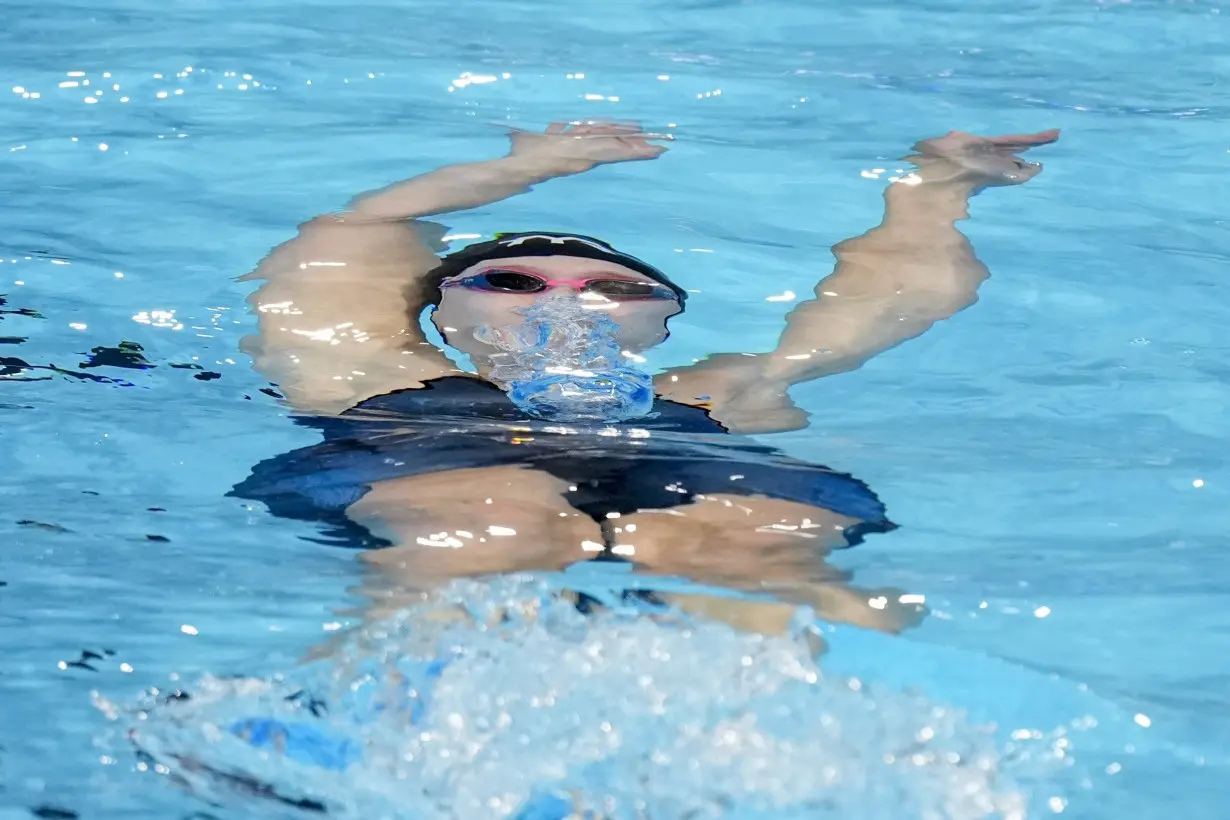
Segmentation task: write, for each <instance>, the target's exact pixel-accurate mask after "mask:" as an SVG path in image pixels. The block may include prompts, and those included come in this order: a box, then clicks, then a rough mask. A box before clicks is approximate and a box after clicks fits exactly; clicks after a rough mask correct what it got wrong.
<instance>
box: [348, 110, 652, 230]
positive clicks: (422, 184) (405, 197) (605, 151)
mask: <svg viewBox="0 0 1230 820" xmlns="http://www.w3.org/2000/svg"><path fill="white" fill-rule="evenodd" d="M509 138H510V140H511V142H512V150H510V151H509V152H508V156H506V157H502V158H500V159H495V160H487V161H484V162H470V163H465V164H461V165H449V166H446V167H444V168H440V169H438V170H435V171H431V172H429V173H426V174H423V175H422V176H417V177H414V178H413V179H408V180H406V181H404V182H398V183H395V184H393V185H390V186H388V187H387V188H382V189H380V190H378V191H372V192H370V193H367V194H363V195H361V196H359V197H357V198H356V199H355V200H354V201H353V202H352V203H351V205H350V210H349V211H348V212H347V213H345V214H343V215H342V216H341V218H342V219H344V220H345V221H348V222H366V221H382V220H404V219H413V218H417V217H425V216H436V215H439V214H445V213H453V212H456V211H465V210H469V209H470V208H479V207H482V206H483V205H490V204H491V203H493V202H499V201H501V200H504V199H508V198H510V197H513V196H516V195H518V194H522V193H525V192H526V191H528V190H530V188H532V187H533V186H534V185H537V184H538V183H541V182H546V181H548V180H551V179H556V178H559V177H565V176H572V175H574V174H579V173H582V172H584V171H588V170H590V169H591V168H593V167H595V166H597V165H602V164H606V163H612V162H628V161H634V160H646V159H654V158H656V157H658V156H660V155H661V154H662V153H663V152H664V151H665V150H666V149H665V148H664V147H662V146H660V145H653V144H651V143H650V142H649V140H650V139H653V138H654V137H653V135H650V134H646V133H644V132H643V131H642V130H641V128H640V126H638V125H634V124H619V123H588V124H573V125H569V124H567V123H562V122H557V123H552V124H551V125H550V126H549V127H548V128H547V130H546V131H545V132H544V133H542V134H537V133H534V132H531V131H520V130H513V131H512V132H511V133H510V134H509Z"/></svg>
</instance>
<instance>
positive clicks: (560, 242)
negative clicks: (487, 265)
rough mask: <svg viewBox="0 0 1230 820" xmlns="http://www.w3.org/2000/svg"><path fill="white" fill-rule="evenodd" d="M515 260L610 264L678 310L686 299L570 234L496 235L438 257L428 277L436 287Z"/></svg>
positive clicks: (635, 262) (630, 260) (602, 246)
mask: <svg viewBox="0 0 1230 820" xmlns="http://www.w3.org/2000/svg"><path fill="white" fill-rule="evenodd" d="M517 256H575V257H578V258H581V259H597V260H599V261H602V262H614V263H615V264H617V265H623V266H624V267H625V268H629V269H631V270H634V271H636V272H637V273H640V274H643V275H645V276H648V277H649V278H650V279H652V280H654V281H655V282H657V283H659V284H662V285H665V286H666V287H668V288H670V289H671V290H672V291H674V293H675V296H677V297H678V298H679V306H680V307H683V303H684V301H685V300H686V299H687V298H688V294H687V292H686V291H685V290H684V289H683V288H681V287H679V286H678V285H676V284H675V283H674V282H672V281H671V280H670V279H669V278H668V277H667V276H666V274H665V273H663V272H662V271H660V270H658V269H657V268H655V267H654V266H653V265H650V264H649V263H648V262H642V261H641V260H640V259H637V258H636V257H635V256H629V255H628V254H626V253H623V252H622V251H617V250H615V249H614V248H613V247H611V246H610V245H608V244H607V243H605V242H603V241H602V240H601V239H594V238H593V237H591V236H582V235H580V234H574V233H547V232H536V233H497V234H496V235H495V239H492V240H490V241H487V242H478V243H475V244H473V245H467V246H466V247H464V248H462V249H461V250H459V251H456V252H454V253H450V254H448V255H447V256H444V257H442V258H441V259H440V264H439V265H438V266H437V267H436V268H435V269H434V270H433V271H432V272H431V273H430V274H429V277H430V281H432V282H433V283H434V284H435V285H436V286H437V287H438V286H439V283H440V282H443V281H444V280H445V279H448V278H450V277H453V276H456V275H457V274H459V273H461V272H462V271H464V270H465V269H466V268H469V267H471V266H473V265H477V264H478V263H479V262H487V261H489V260H492V259H510V258H513V257H517Z"/></svg>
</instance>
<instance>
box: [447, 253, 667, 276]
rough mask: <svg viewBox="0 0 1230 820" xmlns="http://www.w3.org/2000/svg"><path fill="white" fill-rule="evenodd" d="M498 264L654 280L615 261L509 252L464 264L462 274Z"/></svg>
mask: <svg viewBox="0 0 1230 820" xmlns="http://www.w3.org/2000/svg"><path fill="white" fill-rule="evenodd" d="M497 268H507V269H512V270H519V271H527V272H532V273H540V274H542V275H544V276H546V277H549V278H581V277H592V276H612V277H616V278H619V279H632V280H634V281H637V282H654V281H655V280H654V279H652V278H650V277H648V276H645V275H644V274H642V273H637V272H636V271H634V270H632V269H631V268H626V267H624V266H623V265H620V264H618V263H617V262H606V261H603V260H600V259H582V258H579V257H576V256H510V257H508V258H506V259H488V260H486V261H483V262H479V263H478V264H477V265H472V266H471V267H469V268H466V270H465V271H463V274H474V273H481V272H483V271H486V270H493V269H497Z"/></svg>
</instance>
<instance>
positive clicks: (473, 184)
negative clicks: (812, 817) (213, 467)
mask: <svg viewBox="0 0 1230 820" xmlns="http://www.w3.org/2000/svg"><path fill="white" fill-rule="evenodd" d="M1057 138H1058V132H1057V131H1045V132H1041V133H1036V134H1024V135H1019V136H1003V137H990V138H983V137H977V136H974V135H972V134H966V133H961V132H955V131H954V132H950V133H948V134H946V135H945V136H942V137H938V138H935V139H928V140H924V141H922V142H919V143H918V144H916V145H915V146H914V153H913V154H912V155H911V156H909V157H908V161H909V162H910V163H911V164H912V165H913V168H914V170H913V171H912V172H911V173H909V174H908V175H906V176H904V177H902V178H900V179H899V180H897V181H894V182H892V184H890V185H889V186H888V189H887V191H886V192H885V195H884V198H885V211H884V218H883V221H882V222H881V223H880V224H879V225H878V226H876V227H875V228H872V229H871V230H869V231H868V232H867V233H865V234H863V235H861V236H857V237H855V238H852V239H847V240H844V241H842V242H840V243H838V244H837V245H836V246H834V248H833V253H834V254H835V256H836V259H837V264H836V267H835V269H834V270H833V272H832V273H831V274H829V275H828V276H827V277H825V278H824V279H822V280H821V281H820V282H819V283H818V284H817V285H816V287H815V291H814V295H813V296H812V297H811V298H808V299H806V300H803V301H801V302H799V303H797V304H796V305H795V307H794V308H793V310H791V311H790V313H789V315H788V316H787V318H786V323H785V328H784V329H783V331H782V333H781V336H780V339H779V340H778V343H777V345H776V347H775V348H774V349H773V350H770V351H767V352H760V353H756V354H755V355H747V354H748V352H746V351H735V352H729V353H719V354H716V355H712V356H709V357H708V358H706V359H704V360H703V361H701V362H699V363H697V364H694V365H691V366H687V367H679V368H672V369H669V370H667V371H665V372H662V373H659V374H657V375H655V376H653V377H652V382H651V383H648V382H645V383H638V382H637V380H636V376H635V372H634V369H629V366H628V363H627V362H626V361H625V362H615V363H612V362H611V361H609V360H607V359H609V358H610V357H607V359H604V362H605V363H604V364H602V365H601V366H600V367H599V368H598V370H597V371H593V370H585V369H584V366H579V365H577V362H576V361H574V359H575V356H574V355H573V354H575V351H572V353H569V354H568V355H569V356H573V358H572V359H569V360H568V362H567V363H566V366H561V365H559V364H558V362H559V361H561V359H560V358H559V357H560V356H563V354H562V353H561V352H560V350H561V347H560V346H561V345H564V346H565V347H566V346H567V339H566V338H565V339H564V341H563V342H560V341H559V339H560V338H563V337H564V336H567V334H562V336H561V334H560V333H557V332H556V330H557V328H553V327H551V326H550V321H549V319H548V320H543V319H541V318H539V319H533V318H532V314H533V311H535V310H536V309H538V308H540V307H541V306H542V305H543V304H544V303H545V302H546V301H547V300H554V301H552V304H560V305H563V306H564V308H563V309H564V313H565V314H566V315H569V316H578V315H592V316H593V317H595V321H593V322H589V323H588V324H587V325H585V328H584V334H588V335H587V336H586V338H589V339H590V340H591V341H594V342H595V343H598V344H600V345H603V344H605V345H606V346H607V347H608V348H612V349H615V350H617V351H619V352H620V353H623V354H624V355H625V356H627V357H632V359H633V360H635V357H636V356H638V355H639V354H640V353H642V352H644V351H645V350H647V349H649V348H652V347H654V346H656V345H658V344H660V343H662V342H664V341H665V340H666V339H667V336H668V331H667V324H668V321H669V320H670V319H671V318H672V317H675V316H678V315H679V314H680V313H682V312H683V310H684V309H685V307H686V304H687V292H686V291H685V290H684V289H683V288H682V287H681V286H679V285H678V284H676V283H675V282H674V281H672V280H671V279H670V278H668V277H667V275H666V274H665V273H663V272H662V271H660V270H659V269H658V268H657V267H655V266H653V265H651V264H649V263H648V262H645V261H642V260H641V259H639V258H637V257H635V256H633V255H631V254H629V253H625V252H623V251H620V250H616V249H615V248H614V247H612V246H611V245H609V244H607V243H606V242H603V241H601V240H600V239H596V238H593V237H590V236H586V235H580V234H569V233H559V232H555V231H533V230H531V231H524V232H518V233H508V234H499V235H497V236H496V237H495V238H493V239H491V240H488V241H481V242H477V243H474V244H471V245H469V246H467V247H463V248H461V249H460V250H457V251H454V252H452V253H446V254H445V255H443V256H442V257H441V256H440V255H438V252H442V251H444V250H445V249H444V246H443V242H442V239H443V237H444V236H445V231H444V229H443V228H442V227H441V226H439V225H437V224H435V223H432V222H428V221H426V219H427V218H428V217H433V216H438V215H441V214H452V213H456V212H461V211H465V210H468V209H473V208H479V207H484V206H487V205H491V204H493V203H496V202H499V201H501V200H504V199H507V198H510V197H513V196H516V195H518V194H522V193H525V192H527V191H529V190H530V189H531V188H532V187H534V186H536V185H539V184H542V183H546V182H548V181H551V180H555V179H558V178H563V177H568V176H574V175H577V174H581V173H583V172H585V171H588V170H590V169H592V168H595V167H597V166H599V165H603V164H608V163H618V162H629V161H644V160H653V159H657V158H658V157H659V156H661V155H662V154H663V153H664V151H665V150H666V149H665V147H664V146H663V145H660V144H657V143H658V142H661V140H660V139H657V138H655V136H654V135H652V134H649V133H645V132H644V131H642V130H641V129H640V128H639V127H638V126H636V125H633V124H615V123H573V124H563V123H556V124H553V125H551V126H550V127H549V128H547V129H546V131H545V132H544V133H533V132H528V131H520V130H517V131H513V132H512V134H511V142H512V147H511V150H510V152H509V153H508V155H507V156H505V157H503V158H500V159H494V160H489V161H483V162H474V163H468V164H461V165H453V166H449V167H445V168H441V169H439V170H436V171H432V172H430V173H427V174H424V175H422V176H418V177H415V178H413V179H409V180H406V181H404V182H399V183H396V184H394V185H391V186H389V187H387V188H384V189H381V190H378V191H374V192H371V193H368V194H364V195H362V196H359V197H358V198H357V199H355V200H354V201H353V202H352V203H351V204H350V206H349V207H348V208H347V209H346V210H344V211H343V212H341V213H336V214H328V215H323V216H319V217H316V218H315V219H312V220H311V221H309V222H307V223H305V224H304V225H302V226H301V227H300V229H299V233H298V236H296V237H295V238H294V239H291V240H290V241H288V242H286V243H285V244H283V245H281V246H279V247H277V248H275V249H274V250H273V251H272V252H271V253H270V254H269V255H268V256H267V257H266V258H265V259H264V260H263V261H262V262H261V263H260V265H259V267H258V268H257V269H256V270H255V271H253V272H252V273H250V274H248V275H247V276H246V277H245V279H248V280H260V281H261V282H262V284H261V286H260V287H259V289H258V290H256V291H255V293H254V294H253V295H252V297H251V299H250V303H251V305H252V306H253V307H254V308H255V310H256V313H257V315H258V319H259V329H258V332H257V333H256V334H255V335H253V336H250V337H247V338H246V339H245V340H244V343H243V347H244V350H245V352H247V353H248V354H249V355H250V356H251V357H252V359H253V360H254V363H255V366H256V368H257V369H258V370H259V371H260V372H262V373H263V374H265V375H266V376H267V377H268V378H269V379H270V380H271V381H272V382H274V383H275V384H276V385H278V387H279V388H280V390H281V391H282V392H283V394H284V395H285V397H286V400H287V402H288V403H289V405H290V407H291V408H292V409H293V410H294V411H295V414H296V419H295V420H296V422H297V423H299V424H301V425H304V426H306V427H309V428H315V429H317V430H319V431H320V433H321V434H322V436H323V440H322V441H321V442H320V443H319V444H314V445H310V446H306V447H303V448H301V449H298V450H295V451H293V452H291V453H287V454H284V455H280V456H277V457H274V458H271V459H268V460H266V461H264V462H262V463H260V464H258V465H257V466H256V467H255V468H254V469H253V471H252V474H251V475H250V476H249V477H248V478H247V479H246V480H245V481H243V482H242V483H241V484H239V485H238V486H236V487H235V488H234V489H233V490H232V491H231V494H232V495H234V496H238V497H240V498H244V499H249V500H254V501H259V502H262V503H264V504H265V505H267V506H268V508H269V509H270V511H271V512H272V513H273V514H274V515H277V516H281V517H284V518H291V519H300V520H308V521H315V522H320V523H323V524H326V525H328V526H329V527H330V529H329V531H328V532H329V534H330V535H331V536H334V537H336V538H337V539H341V540H342V541H344V543H346V544H348V545H351V546H355V547H359V548H362V549H364V552H363V553H362V559H363V561H364V563H365V566H366V569H367V573H368V576H369V581H368V584H367V589H366V592H367V595H368V597H369V598H371V599H372V608H371V609H370V610H369V615H371V616H372V617H378V616H379V615H381V614H387V612H388V611H389V610H390V609H392V608H396V607H399V606H401V605H402V604H404V603H406V602H408V601H411V600H415V599H416V596H419V595H422V594H425V593H427V592H429V591H430V590H431V589H433V588H437V587H438V586H439V585H440V584H442V583H445V582H447V581H448V580H450V579H452V578H456V577H463V576H483V575H489V574H496V573H507V572H518V571H536V570H540V571H553V570H560V569H563V568H566V567H568V566H570V565H573V564H576V563H578V562H581V561H586V560H594V559H597V560H614V561H626V562H630V563H631V564H632V565H633V568H634V570H635V572H636V573H637V574H638V575H639V576H675V577H683V578H686V579H690V580H691V581H693V582H696V583H698V584H701V585H704V586H707V587H716V588H721V589H726V590H732V591H736V592H739V593H756V594H759V595H762V596H763V599H762V600H760V601H757V600H747V599H743V598H738V599H736V598H727V597H723V596H720V595H716V596H709V595H700V594H696V595H692V594H689V595H673V596H660V597H661V598H663V599H665V600H667V601H669V602H670V603H672V604H674V605H677V606H679V607H681V608H682V609H684V610H685V611H690V612H697V613H704V614H706V615H708V616H712V617H717V618H721V619H723V620H725V621H727V622H729V623H732V624H733V625H735V626H737V627H740V628H747V629H755V630H758V631H765V632H780V631H781V630H782V629H784V628H785V627H786V624H787V622H788V620H789V618H790V617H791V614H792V613H793V612H794V608H795V607H797V606H798V605H808V606H811V607H813V608H814V610H815V612H816V613H817V615H818V616H819V617H821V618H823V619H827V620H831V621H836V622H845V623H853V624H858V625H860V626H864V627H868V628H873V629H880V630H884V631H889V632H896V631H900V630H901V629H904V628H906V627H908V626H911V625H913V624H915V623H917V621H918V620H919V618H920V617H921V612H922V608H921V607H920V606H918V605H917V604H915V603H912V600H913V599H909V600H906V601H902V600H901V595H900V594H899V591H896V590H871V589H858V588H856V587H853V586H851V585H850V584H849V583H847V581H848V578H847V576H846V574H844V573H842V572H841V571H839V570H837V569H835V568H833V567H830V566H828V565H827V564H826V562H825V558H826V556H827V555H828V554H829V553H831V552H832V551H833V550H837V549H842V548H846V547H849V546H852V545H854V544H857V543H858V542H859V541H860V540H861V539H862V538H863V537H864V536H866V535H868V534H872V533H883V532H887V531H890V530H892V529H894V528H895V525H894V524H893V523H892V522H891V521H890V520H889V518H888V517H887V515H886V512H885V508H884V505H883V504H882V503H881V502H880V500H879V499H878V498H877V497H876V495H875V494H874V493H873V492H872V491H871V490H870V489H869V488H868V487H867V486H866V485H865V484H863V483H862V482H861V481H859V480H858V479H856V478H854V477H852V476H849V475H846V474H844V473H841V472H838V471H836V470H833V469H829V468H827V467H823V466H820V465H815V464H810V463H806V462H803V461H800V460H798V459H794V458H791V457H789V456H786V455H784V454H782V453H780V452H779V451H777V450H776V449H775V448H772V447H769V446H766V445H764V444H762V443H760V442H758V441H757V440H755V439H753V438H751V436H752V435H754V434H768V433H777V432H783V431H790V430H798V429H801V428H803V427H805V426H806V424H807V414H806V413H805V412H804V411H803V410H801V409H800V408H798V407H797V406H795V404H794V403H793V402H792V401H791V399H790V397H789V395H788V391H789V389H790V388H791V387H792V386H793V385H797V384H800V383H803V382H808V381H811V380H813V379H819V378H822V377H825V376H831V375H834V374H838V373H845V372H848V371H851V370H855V369H857V368H858V367H860V366H861V365H862V364H864V363H865V362H866V361H868V360H869V359H870V358H872V357H873V356H875V355H877V354H878V353H881V352H883V351H886V350H888V349H890V348H892V347H894V346H896V345H898V344H900V343H902V342H904V341H906V340H908V339H911V338H914V337H916V336H918V335H920V334H922V333H923V332H924V331H926V330H927V329H928V328H930V327H931V326H932V325H933V324H935V323H936V322H938V321H940V320H942V319H945V318H948V317H950V316H952V315H953V314H955V313H957V312H958V311H960V310H962V309H964V308H966V307H968V306H970V305H972V304H973V303H974V301H975V300H976V298H977V290H978V287H979V285H980V284H981V283H982V282H983V281H984V280H985V279H986V278H987V276H988V272H987V269H986V268H985V267H984V266H983V264H982V263H981V262H980V261H979V260H978V258H977V257H976V256H975V254H974V250H973V248H972V247H971V246H970V243H969V241H968V240H967V239H966V237H965V236H964V235H962V234H961V233H960V232H959V231H958V230H957V227H956V223H957V222H958V221H960V220H962V219H965V218H966V217H967V211H966V208H967V205H968V203H969V200H970V198H971V197H972V196H974V195H975V194H977V193H979V192H980V191H982V190H984V189H987V188H991V187H997V186H1009V185H1017V184H1021V183H1024V182H1026V181H1028V180H1029V179H1031V178H1033V177H1034V176H1035V175H1036V174H1038V173H1039V171H1040V170H1041V167H1040V166H1039V165H1037V164H1035V163H1030V162H1025V161H1022V160H1021V159H1019V158H1018V157H1017V156H1016V154H1019V153H1021V152H1023V151H1025V150H1027V149H1030V148H1034V147H1037V146H1040V145H1044V144H1047V143H1051V142H1054V141H1055V140H1056V139H1057ZM553 309H554V308H553ZM586 310H588V311H591V313H589V314H585V313H584V311H586ZM598 317H601V321H598V320H597V319H598ZM421 319H422V321H421ZM534 321H538V322H539V323H540V325H542V323H543V322H544V321H545V322H546V325H544V326H543V327H539V328H538V330H542V331H543V332H542V333H540V334H538V337H537V338H538V341H537V342H534V341H533V340H531V341H529V342H526V341H525V340H524V339H523V338H522V337H526V336H533V335H534V334H530V333H526V330H527V327H528V326H529V324H530V323H532V322H534ZM426 322H429V323H430V325H431V326H434V329H435V331H437V332H438V333H439V335H440V337H441V338H442V339H443V342H444V344H445V345H446V346H447V347H448V348H451V349H452V350H453V351H455V352H456V353H460V354H464V356H466V357H468V359H469V361H470V362H471V363H472V364H473V367H474V372H471V371H469V370H465V369H463V368H461V367H460V366H458V365H457V364H455V363H454V360H453V359H451V358H450V357H449V356H448V355H446V353H445V351H444V350H441V349H440V348H439V347H437V345H435V344H433V343H432V342H431V341H430V339H429V336H428V334H427V333H425V332H424V325H425V323H426ZM544 328H545V329H544ZM535 332H537V331H535ZM569 332H571V331H569ZM510 340H512V341H510ZM518 340H520V341H518ZM535 344H536V345H538V346H537V347H534V345H535ZM526 345H529V346H528V347H527V346H526ZM527 351H528V352H527ZM553 357H554V358H553ZM614 358H617V359H618V358H619V357H618V356H616V357H614ZM530 360H532V361H539V362H540V363H541V362H544V361H545V362H546V364H547V367H545V369H544V368H542V367H539V368H538V369H537V370H535V369H534V366H531V365H525V366H522V365H523V364H524V362H525V361H530ZM532 361H531V364H532ZM552 362H556V364H555V365H554V366H552ZM604 368H605V369H604ZM560 373H564V374H565V376H564V377H562V378H563V379H564V384H563V387H560V384H559V378H557V377H558V376H559V374H560ZM510 374H511V375H510ZM544 374H554V375H553V376H552V378H555V379H556V380H555V382H551V384H546V383H545V382H542V378H544ZM646 378H648V377H646ZM548 381H549V380H548ZM544 384H546V386H545V387H544ZM646 384H649V386H648V387H646V386H645V385H646ZM642 388H644V389H642ZM544 391H545V392H544ZM551 391H554V392H551ZM604 391H605V392H604ZM595 395H596V396H598V399H599V400H598V401H597V403H596V405H595V406H596V407H597V408H598V409H597V410H596V411H595V412H596V413H597V415H596V416H593V417H592V418H586V417H585V416H584V414H582V415H581V417H580V420H579V421H578V420H577V418H574V417H568V416H567V413H565V414H564V416H565V418H566V419H567V421H566V423H564V422H561V423H556V422H557V421H558V420H553V419H552V418H551V414H552V412H553V411H554V410H556V409H559V405H560V402H561V401H562V402H563V404H565V405H566V404H567V403H568V402H567V401H566V400H565V399H567V398H568V397H569V396H582V397H584V396H591V397H592V396H595ZM544 396H546V399H544V398H543V397H544ZM561 397H563V398H562V399H561ZM565 409H566V408H565ZM603 413H606V414H607V415H608V416H609V418H603Z"/></svg>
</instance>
